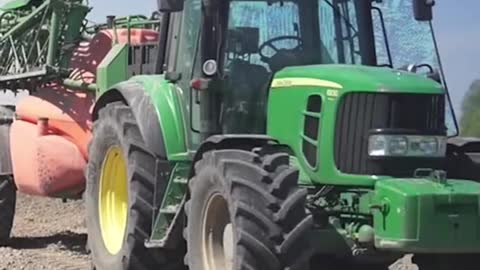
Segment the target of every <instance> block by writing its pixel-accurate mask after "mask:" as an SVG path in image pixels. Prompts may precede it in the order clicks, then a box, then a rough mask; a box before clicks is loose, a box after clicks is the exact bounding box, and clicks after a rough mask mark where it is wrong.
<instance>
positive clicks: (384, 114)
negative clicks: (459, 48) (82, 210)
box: [85, 0, 480, 270]
mask: <svg viewBox="0 0 480 270" xmlns="http://www.w3.org/2000/svg"><path fill="white" fill-rule="evenodd" d="M158 3H159V11H160V15H161V22H160V27H159V38H158V41H156V42H155V43H154V44H141V45H138V46H132V47H130V48H128V45H125V44H123V45H115V46H114V47H113V48H112V50H111V51H110V52H109V54H108V55H107V57H106V60H104V61H103V62H102V65H101V66H100V67H99V69H98V73H97V81H99V82H100V83H98V90H97V93H96V103H95V107H94V109H93V113H92V115H93V120H94V126H93V137H92V140H91V142H90V144H89V147H88V156H89V160H88V165H87V170H86V171H87V173H86V179H87V185H86V193H85V199H86V207H87V227H88V247H89V250H90V252H91V256H92V264H93V268H94V269H97V270H114V269H115V270H116V269H162V270H168V269H187V268H188V269H190V270H220V269H226V270H229V269H232V270H233V269H238V270H240V269H242V270H254V269H255V270H256V269H258V270H260V269H261V270H280V269H290V270H294V269H301V270H303V269H305V270H308V269H311V270H317V269H318V270H320V269H338V270H344V269H372V270H380V269H388V267H389V265H391V264H392V263H394V262H395V261H396V260H398V259H399V258H402V257H403V256H405V255H406V254H414V257H413V260H414V263H416V264H417V265H418V266H419V267H420V269H421V270H437V269H454V268H457V267H461V269H477V264H476V262H477V261H478V260H477V258H479V255H478V253H479V252H480V214H479V213H480V204H479V202H480V184H479V183H477V182H475V181H471V180H469V179H462V178H459V177H458V176H457V175H455V174H454V173H451V171H450V169H451V168H455V169H458V168H459V166H461V165H462V164H461V163H456V162H457V161H458V160H457V159H455V157H454V156H452V154H451V151H449V149H450V147H449V145H448V143H447V139H448V137H451V136H456V133H457V132H456V128H455V126H456V122H455V121H454V120H453V119H454V115H453V114H452V113H451V106H450V100H449V96H448V90H447V87H446V83H445V78H444V76H443V74H442V72H441V71H442V69H441V65H440V60H439V55H438V51H437V50H436V42H435V37H434V35H433V30H432V22H431V21H432V6H433V1H429V0H397V1H379V0H377V1H371V0H279V1H274V0H268V1H264V0H185V1H180V0H159V1H158ZM412 11H413V12H412ZM110 26H113V27H114V25H112V24H110ZM144 67H149V68H145V70H150V71H152V70H153V72H151V73H152V74H147V73H148V72H143V71H142V70H143V68H144ZM132 70H136V72H132ZM422 70H425V72H422ZM130 75H133V76H130ZM449 110H450V111H449ZM452 171H453V170H452ZM456 171H458V170H456ZM474 260H475V261H474Z"/></svg>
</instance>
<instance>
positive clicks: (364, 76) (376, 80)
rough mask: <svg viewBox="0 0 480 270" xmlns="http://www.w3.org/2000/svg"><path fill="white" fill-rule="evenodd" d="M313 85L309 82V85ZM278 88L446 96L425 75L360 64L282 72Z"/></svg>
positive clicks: (277, 77) (277, 76) (292, 69)
mask: <svg viewBox="0 0 480 270" xmlns="http://www.w3.org/2000/svg"><path fill="white" fill-rule="evenodd" d="M309 82H310V83H309ZM276 86H283V87H286V86H320V87H322V86H323V87H326V88H339V89H348V90H349V91H375V92H378V91H380V92H407V93H408V92H414V93H425V94H427V93H428V94H438V93H443V91H444V90H443V87H442V85H440V84H439V83H437V82H435V81H433V80H431V79H429V78H426V77H424V76H422V75H418V74H414V73H411V72H406V71H400V70H394V69H390V68H384V67H370V66H360V65H312V66H296V67H288V68H285V69H283V70H281V71H279V72H278V73H277V74H276V75H275V77H274V81H273V85H272V87H274V88H275V87H276Z"/></svg>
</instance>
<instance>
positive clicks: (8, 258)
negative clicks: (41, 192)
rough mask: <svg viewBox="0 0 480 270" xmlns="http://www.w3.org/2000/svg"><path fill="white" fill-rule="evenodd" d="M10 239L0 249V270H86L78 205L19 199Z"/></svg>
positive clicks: (87, 266) (21, 197)
mask: <svg viewBox="0 0 480 270" xmlns="http://www.w3.org/2000/svg"><path fill="white" fill-rule="evenodd" d="M14 223H15V224H14V229H13V238H12V239H11V241H10V243H9V244H8V245H7V246H6V247H0V270H17V269H18V270H42V269H48V270H86V269H89V260H88V255H87V253H86V251H85V241H86V239H87V236H86V233H85V232H86V231H85V226H84V225H85V224H84V211H83V204H82V202H81V201H72V202H68V203H63V202H62V201H61V200H58V199H57V200H52V199H45V198H37V197H31V196H26V195H23V194H22V195H19V197H18V201H17V212H16V216H15V222H14Z"/></svg>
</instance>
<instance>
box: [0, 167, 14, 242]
mask: <svg viewBox="0 0 480 270" xmlns="http://www.w3.org/2000/svg"><path fill="white" fill-rule="evenodd" d="M16 198H17V191H16V188H15V184H14V183H13V181H12V178H11V177H6V176H0V245H4V244H5V243H6V242H7V240H8V239H9V237H10V233H11V231H12V226H13V218H14V216H15V202H16Z"/></svg>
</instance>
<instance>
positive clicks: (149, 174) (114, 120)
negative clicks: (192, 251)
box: [85, 102, 184, 270]
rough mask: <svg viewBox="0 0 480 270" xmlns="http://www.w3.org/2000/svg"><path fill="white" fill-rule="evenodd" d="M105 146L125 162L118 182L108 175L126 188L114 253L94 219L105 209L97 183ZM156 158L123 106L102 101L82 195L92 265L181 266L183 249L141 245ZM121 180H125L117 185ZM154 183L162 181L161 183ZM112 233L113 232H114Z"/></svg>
mask: <svg viewBox="0 0 480 270" xmlns="http://www.w3.org/2000/svg"><path fill="white" fill-rule="evenodd" d="M111 149H116V151H117V153H116V154H117V156H118V155H121V156H123V158H120V157H119V158H118V160H122V159H123V160H125V162H124V163H126V164H125V166H123V167H125V169H124V170H125V175H126V176H125V177H124V178H125V179H123V180H122V177H118V179H114V181H117V182H118V183H117V182H115V183H113V182H112V183H113V184H114V185H117V184H118V185H122V184H125V185H127V188H125V190H124V191H125V192H126V193H127V196H124V197H126V198H128V202H127V203H126V204H122V205H126V215H125V216H126V218H125V230H124V234H123V237H122V235H121V233H120V234H118V238H120V241H121V243H120V244H121V246H120V247H119V250H118V251H116V252H115V251H114V252H112V250H114V249H113V248H110V247H111V246H116V245H114V244H111V243H108V242H109V241H110V242H111V241H112V239H109V238H108V237H106V236H105V235H108V232H106V229H105V228H108V226H107V225H101V219H100V216H102V217H103V218H104V219H106V218H105V217H104V216H103V214H102V213H101V211H107V210H105V209H102V206H100V205H102V202H101V201H103V200H106V199H104V198H103V197H104V196H107V195H102V194H104V193H102V191H101V189H102V188H103V189H106V188H108V187H109V186H108V185H106V184H105V185H104V184H103V183H100V182H101V181H104V182H105V183H106V181H112V179H110V180H107V179H106V175H108V173H107V169H105V168H106V167H107V166H106V165H105V164H107V163H108V162H107V161H106V160H107V159H108V158H107V157H108V156H110V154H111V152H109V151H110V150H111ZM113 156H115V155H113ZM156 161H157V157H156V156H155V155H154V154H152V153H151V152H150V151H148V149H147V148H146V146H145V144H144V139H143V138H142V135H141V133H140V130H139V128H138V125H137V122H136V120H135V118H134V116H133V113H132V111H131V109H130V108H129V107H128V106H126V105H124V104H123V103H120V102H116V103H112V104H108V105H107V106H106V107H105V108H103V109H102V110H101V111H100V114H99V119H98V120H97V121H96V122H95V125H94V129H93V138H92V142H91V144H90V147H89V163H88V168H87V188H86V196H85V200H86V210H87V229H88V247H89V250H90V252H91V257H92V264H93V267H94V269H96V270H127V269H128V270H130V269H131V270H147V269H162V270H173V269H182V267H183V255H184V253H182V252H176V251H166V250H158V249H147V248H146V247H145V245H144V243H145V240H147V239H148V237H149V236H150V233H151V226H152V213H153V205H152V204H153V196H154V194H153V192H154V183H155V181H156V179H155V175H156V172H155V170H156V166H155V165H156ZM117 163H118V164H120V165H118V166H117V165H114V166H113V167H112V168H113V169H111V170H112V171H118V170H120V169H121V168H122V166H121V162H120V161H119V162H117ZM102 171H103V172H102ZM120 175H121V174H120ZM114 178H116V177H114ZM122 181H125V182H126V183H121V182H122ZM160 184H163V185H166V183H160ZM110 185H111V184H110ZM111 186H112V187H111V188H112V191H110V192H111V193H112V194H114V193H115V192H116V191H115V189H116V187H113V185H111ZM117 190H118V189H117ZM118 193H119V194H118V197H119V198H120V197H122V195H121V194H120V193H122V190H121V189H120V191H119V192H118ZM105 194H106V193H105ZM101 197H102V198H101ZM113 201H115V200H113ZM119 207H120V206H119ZM108 211H110V210H108ZM112 211H113V210H112ZM120 212H121V211H120ZM112 213H113V212H112ZM107 217H108V215H107ZM122 221H123V220H122ZM104 223H105V224H106V223H107V222H106V221H104ZM102 228H103V231H102ZM113 231H114V232H116V230H113ZM114 236H115V234H114ZM110 238H111V237H110ZM105 239H108V240H105ZM113 241H115V239H113ZM115 250H117V249H115Z"/></svg>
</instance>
